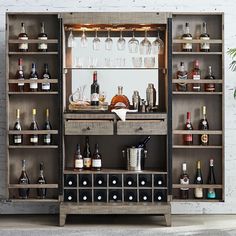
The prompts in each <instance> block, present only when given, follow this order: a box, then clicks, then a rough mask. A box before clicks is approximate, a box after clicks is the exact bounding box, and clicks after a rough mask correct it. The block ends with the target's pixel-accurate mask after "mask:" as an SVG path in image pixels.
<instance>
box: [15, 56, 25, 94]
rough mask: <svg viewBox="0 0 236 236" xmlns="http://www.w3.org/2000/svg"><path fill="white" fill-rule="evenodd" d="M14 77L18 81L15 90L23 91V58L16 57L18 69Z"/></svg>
mask: <svg viewBox="0 0 236 236" xmlns="http://www.w3.org/2000/svg"><path fill="white" fill-rule="evenodd" d="M15 78H16V79H17V80H19V83H18V84H17V88H16V90H17V91H18V92H24V87H25V84H24V82H23V81H24V79H25V76H24V71H23V59H22V58H19V59H18V70H17V72H16V76H15Z"/></svg>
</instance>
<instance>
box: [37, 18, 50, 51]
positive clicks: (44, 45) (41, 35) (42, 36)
mask: <svg viewBox="0 0 236 236" xmlns="http://www.w3.org/2000/svg"><path fill="white" fill-rule="evenodd" d="M38 39H39V40H47V39H48V36H47V34H46V33H45V32H44V22H41V30H40V33H39V35H38ZM47 50H48V45H47V43H39V44H38V51H39V52H46V51H47Z"/></svg>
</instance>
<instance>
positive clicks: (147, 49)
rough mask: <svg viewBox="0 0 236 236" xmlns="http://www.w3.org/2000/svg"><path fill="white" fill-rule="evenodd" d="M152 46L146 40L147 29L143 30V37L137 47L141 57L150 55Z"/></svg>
mask: <svg viewBox="0 0 236 236" xmlns="http://www.w3.org/2000/svg"><path fill="white" fill-rule="evenodd" d="M151 47H152V44H151V42H150V41H149V40H148V38H147V29H146V30H145V37H144V39H143V40H142V41H141V43H140V45H139V51H140V54H142V55H149V54H150V53H151Z"/></svg>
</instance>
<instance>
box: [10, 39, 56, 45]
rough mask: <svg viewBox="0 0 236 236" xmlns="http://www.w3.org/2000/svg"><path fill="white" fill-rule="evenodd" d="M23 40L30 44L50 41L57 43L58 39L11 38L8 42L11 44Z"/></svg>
mask: <svg viewBox="0 0 236 236" xmlns="http://www.w3.org/2000/svg"><path fill="white" fill-rule="evenodd" d="M22 42H27V43H28V44H35V43H50V44H57V43H58V39H47V40H42V39H28V40H21V39H9V40H8V43H9V44H18V43H22Z"/></svg>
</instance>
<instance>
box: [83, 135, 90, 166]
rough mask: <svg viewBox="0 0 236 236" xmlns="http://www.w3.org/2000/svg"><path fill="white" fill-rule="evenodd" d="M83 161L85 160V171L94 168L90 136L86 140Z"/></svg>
mask: <svg viewBox="0 0 236 236" xmlns="http://www.w3.org/2000/svg"><path fill="white" fill-rule="evenodd" d="M83 159H84V169H85V170H90V169H91V166H92V156H91V150H90V145H89V137H88V136H87V137H86V138H85V146H84V152H83Z"/></svg>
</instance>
